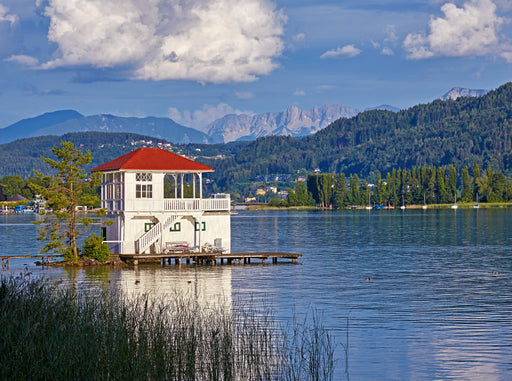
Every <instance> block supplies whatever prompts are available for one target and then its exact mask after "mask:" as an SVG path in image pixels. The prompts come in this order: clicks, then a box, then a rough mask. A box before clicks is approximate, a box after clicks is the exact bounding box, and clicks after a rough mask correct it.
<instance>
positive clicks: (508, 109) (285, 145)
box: [0, 83, 512, 191]
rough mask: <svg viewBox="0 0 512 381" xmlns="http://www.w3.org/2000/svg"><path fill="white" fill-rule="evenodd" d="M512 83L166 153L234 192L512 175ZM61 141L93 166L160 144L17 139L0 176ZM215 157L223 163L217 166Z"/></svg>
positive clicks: (1, 148) (29, 167)
mask: <svg viewBox="0 0 512 381" xmlns="http://www.w3.org/2000/svg"><path fill="white" fill-rule="evenodd" d="M511 126H512V83H507V84H505V85H503V86H501V87H500V88H498V89H496V90H494V91H491V92H489V93H487V94H486V95H483V96H481V97H479V98H458V99H457V100H455V101H454V100H446V101H441V100H437V101H434V102H432V103H429V104H424V105H418V106H415V107H412V108H410V109H408V110H403V111H400V112H398V113H394V112H391V111H379V110H372V111H366V112H363V113H360V114H359V115H357V116H355V117H353V118H351V119H339V120H337V121H336V122H334V123H332V124H331V125H329V126H328V127H326V128H325V129H323V130H321V131H319V132H317V133H316V134H315V135H312V136H308V137H307V138H303V139H301V140H299V139H296V138H292V137H287V136H271V137H264V138H260V139H258V140H256V141H253V142H239V143H236V144H228V145H226V144H217V145H198V144H195V145H185V146H173V148H172V149H173V151H175V152H177V153H185V154H188V155H193V156H194V157H195V156H197V160H198V161H201V162H203V163H205V164H207V165H210V166H212V167H213V168H214V169H215V173H214V174H213V177H214V178H215V182H216V185H217V186H218V188H216V189H217V190H222V191H230V190H231V191H233V190H234V189H236V188H238V187H239V185H240V184H241V183H242V182H246V181H248V180H252V179H254V178H255V177H256V176H262V175H266V174H294V173H296V171H297V170H299V169H302V168H304V169H306V171H312V170H313V169H315V168H320V170H321V171H322V172H324V173H341V172H344V173H345V174H350V173H353V174H358V175H359V176H360V177H367V176H368V175H369V174H371V173H372V172H374V173H375V172H376V171H380V172H381V173H386V172H389V171H391V170H392V168H406V169H411V168H412V167H414V166H416V167H420V166H423V165H427V166H432V167H442V166H448V165H450V164H453V165H455V167H457V168H459V169H460V168H462V167H465V166H468V167H470V168H471V167H472V166H473V164H474V163H477V164H478V165H479V166H480V168H487V166H488V165H492V167H493V168H494V169H495V170H496V171H500V172H503V173H505V174H508V175H510V174H511V173H512V150H511V148H512V142H511V138H512V137H511V135H512V127H511ZM61 140H69V141H72V142H73V143H74V144H75V145H76V146H78V147H81V148H82V149H84V150H85V149H90V150H91V152H92V154H93V157H94V162H93V165H99V164H101V163H103V162H106V161H109V160H112V159H114V158H116V157H118V156H121V155H123V154H125V153H127V152H129V151H131V150H133V149H136V148H138V146H137V145H133V142H134V141H140V140H153V142H161V143H163V142H164V141H163V140H161V139H155V138H149V137H142V136H140V135H136V134H128V133H116V134H113V133H92V132H90V133H75V134H67V135H63V136H61V137H56V136H48V137H40V138H31V139H22V140H17V141H16V142H13V143H9V144H3V145H0V160H1V162H2V165H1V166H0V176H3V175H12V174H18V175H21V176H22V177H27V176H31V175H32V174H33V169H37V170H42V169H43V167H42V165H43V163H42V161H41V159H40V155H41V154H42V155H43V156H47V157H51V155H52V154H51V148H52V146H53V145H54V144H58V143H59V142H60V141H61ZM221 158H222V159H221Z"/></svg>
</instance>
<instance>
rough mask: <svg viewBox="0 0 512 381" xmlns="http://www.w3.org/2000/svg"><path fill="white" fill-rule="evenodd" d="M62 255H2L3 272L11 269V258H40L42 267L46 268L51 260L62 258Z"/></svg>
mask: <svg viewBox="0 0 512 381" xmlns="http://www.w3.org/2000/svg"><path fill="white" fill-rule="evenodd" d="M61 257H62V254H45V255H1V256H0V258H1V259H2V270H6V269H8V268H9V260H10V259H11V258H39V259H41V265H43V266H45V265H48V264H49V263H50V258H52V259H55V258H61Z"/></svg>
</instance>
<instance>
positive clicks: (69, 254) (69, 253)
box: [62, 246, 80, 263]
mask: <svg viewBox="0 0 512 381" xmlns="http://www.w3.org/2000/svg"><path fill="white" fill-rule="evenodd" d="M78 252H79V253H80V248H78ZM62 254H64V260H65V261H73V262H74V263H76V262H78V258H75V257H74V255H73V247H71V246H68V247H66V248H65V249H64V250H63V251H62Z"/></svg>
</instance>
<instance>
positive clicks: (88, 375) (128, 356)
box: [0, 276, 335, 381]
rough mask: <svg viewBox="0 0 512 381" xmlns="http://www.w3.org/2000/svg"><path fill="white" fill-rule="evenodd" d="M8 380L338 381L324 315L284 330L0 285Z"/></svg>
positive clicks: (259, 314) (241, 313) (270, 322)
mask: <svg viewBox="0 0 512 381" xmlns="http://www.w3.org/2000/svg"><path fill="white" fill-rule="evenodd" d="M0 314H1V315H0V356H1V357H0V358H1V365H0V379H1V380H214V381H217V380H222V381H228V380H285V381H286V380H324V381H328V380H332V379H333V377H334V364H335V361H334V347H335V345H334V340H333V337H332V335H331V334H330V333H329V332H328V331H327V330H326V329H325V328H324V327H323V325H322V323H321V321H319V319H318V317H317V316H316V315H314V316H313V319H310V320H307V321H304V322H303V323H301V324H291V325H289V326H283V324H280V323H279V321H278V319H277V318H276V317H275V315H274V313H273V311H272V308H270V306H266V307H263V308H256V307H255V305H254V304H253V303H248V304H243V303H235V304H234V305H230V306H225V305H223V303H216V304H212V305H208V306H205V305H202V304H200V303H198V302H197V301H196V300H194V299H193V298H190V297H186V296H183V295H180V294H178V293H176V294H174V295H168V296H166V297H165V298H158V299H154V298H151V297H150V296H149V295H142V296H127V295H124V294H123V293H121V292H120V291H116V290H112V289H108V290H103V291H98V292H97V293H90V292H85V291H84V292H79V291H77V290H75V289H73V288H71V287H62V286H57V285H55V284H51V283H49V282H47V281H43V280H40V279H31V278H30V277H24V276H19V277H10V278H5V277H4V278H2V279H1V281H0Z"/></svg>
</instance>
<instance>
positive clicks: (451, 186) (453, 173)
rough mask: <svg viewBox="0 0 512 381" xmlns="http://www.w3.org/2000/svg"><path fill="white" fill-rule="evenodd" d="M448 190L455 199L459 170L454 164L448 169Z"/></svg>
mask: <svg viewBox="0 0 512 381" xmlns="http://www.w3.org/2000/svg"><path fill="white" fill-rule="evenodd" d="M446 188H447V192H448V194H449V195H450V197H451V198H452V199H455V197H456V196H457V170H456V169H455V167H454V166H453V164H450V166H449V167H448V185H447V187H446Z"/></svg>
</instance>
